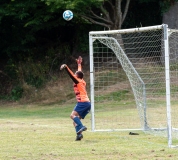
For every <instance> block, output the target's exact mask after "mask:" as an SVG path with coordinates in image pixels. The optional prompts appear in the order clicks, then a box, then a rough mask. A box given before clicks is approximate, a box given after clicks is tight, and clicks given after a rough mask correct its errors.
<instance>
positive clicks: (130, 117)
mask: <svg viewBox="0 0 178 160" xmlns="http://www.w3.org/2000/svg"><path fill="white" fill-rule="evenodd" d="M92 40H93V44H92V45H93V66H94V67H93V68H94V73H93V74H94V106H95V107H94V115H95V130H136V129H141V130H144V131H145V132H152V133H154V134H161V135H165V136H166V135H167V108H166V81H165V79H166V74H165V47H164V32H163V29H154V30H145V31H139V30H138V31H137V32H119V31H118V33H115V34H103V33H102V34H100V33H96V34H92ZM169 57H170V59H169V68H170V72H169V73H170V90H171V118H172V119H171V122H172V131H173V132H172V133H173V136H174V137H175V138H178V132H177V128H178V109H177V108H178V32H174V31H171V32H169Z"/></svg>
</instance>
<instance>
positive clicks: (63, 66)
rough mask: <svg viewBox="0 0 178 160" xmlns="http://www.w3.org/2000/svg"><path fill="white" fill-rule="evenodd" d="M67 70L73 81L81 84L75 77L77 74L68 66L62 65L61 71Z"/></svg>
mask: <svg viewBox="0 0 178 160" xmlns="http://www.w3.org/2000/svg"><path fill="white" fill-rule="evenodd" d="M64 68H65V69H66V71H67V73H68V75H69V76H70V78H71V79H72V81H73V82H74V83H75V84H78V83H79V79H78V78H77V77H76V76H75V74H74V73H73V72H72V71H71V70H70V68H69V67H68V66H67V65H66V64H63V65H61V68H60V70H62V69H64Z"/></svg>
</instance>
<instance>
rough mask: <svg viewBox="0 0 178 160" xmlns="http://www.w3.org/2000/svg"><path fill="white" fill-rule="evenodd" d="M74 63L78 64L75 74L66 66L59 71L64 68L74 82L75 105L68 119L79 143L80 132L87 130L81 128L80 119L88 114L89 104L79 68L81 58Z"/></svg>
mask: <svg viewBox="0 0 178 160" xmlns="http://www.w3.org/2000/svg"><path fill="white" fill-rule="evenodd" d="M76 61H77V64H78V71H76V72H75V74H74V73H73V72H72V71H71V70H70V69H69V67H68V66H67V65H66V64H63V65H61V68H60V69H61V70H62V69H64V68H65V70H66V71H67V73H68V74H69V76H70V78H71V79H72V81H73V82H74V84H73V87H74V92H75V95H76V99H77V104H76V106H75V107H74V109H73V111H72V113H71V115H70V118H71V119H72V120H73V125H74V127H75V130H76V134H77V136H76V141H79V140H81V139H82V138H83V135H82V132H83V131H86V130H87V128H86V127H85V126H83V124H82V122H81V119H84V118H85V116H86V115H87V114H88V113H89V112H90V109H91V104H90V100H89V98H88V95H87V91H86V82H85V81H84V79H83V76H84V74H83V72H82V66H81V63H82V57H81V56H79V58H78V59H76Z"/></svg>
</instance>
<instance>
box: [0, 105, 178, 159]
mask: <svg viewBox="0 0 178 160" xmlns="http://www.w3.org/2000/svg"><path fill="white" fill-rule="evenodd" d="M72 109H73V104H71V105H69V104H68V105H51V106H47V105H14V106H1V107H0V117H1V119H0V126H1V127H0V142H1V147H0V159H1V160H64V159H66V160H69V159H70V160H75V159H76V160H77V159H80V160H88V159H102V160H108V159H112V160H113V159H117V160H118V159H119V160H121V159H123V160H125V159H128V160H138V159H140V160H143V159H144V160H147V159H148V160H150V159H151V160H152V159H154V160H167V159H168V160H169V159H175V160H176V159H178V154H177V149H173V148H172V149H171V148H168V147H167V139H166V138H162V137H158V136H153V135H149V134H144V133H143V132H141V131H139V132H138V133H139V135H129V134H128V133H129V132H91V131H90V115H88V116H87V117H86V119H84V121H83V123H84V124H85V125H86V126H87V127H88V130H87V131H86V132H84V139H82V141H75V130H74V128H73V126H72V121H71V119H70V118H69V115H70V112H71V111H72ZM126 111H127V110H126Z"/></svg>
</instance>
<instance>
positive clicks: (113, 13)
mask: <svg viewBox="0 0 178 160" xmlns="http://www.w3.org/2000/svg"><path fill="white" fill-rule="evenodd" d="M46 3H47V4H49V5H51V4H53V3H55V4H57V5H58V6H59V5H64V4H65V6H66V9H72V10H73V11H74V12H75V14H76V15H77V16H78V18H79V17H81V18H83V19H84V21H86V22H89V23H92V24H97V25H100V26H103V27H106V28H108V29H121V27H122V24H123V22H124V20H125V18H126V15H127V12H128V8H129V4H130V0H125V1H124V0H73V1H72V2H71V1H69V0H67V1H63V0H59V1H55V0H46Z"/></svg>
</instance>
